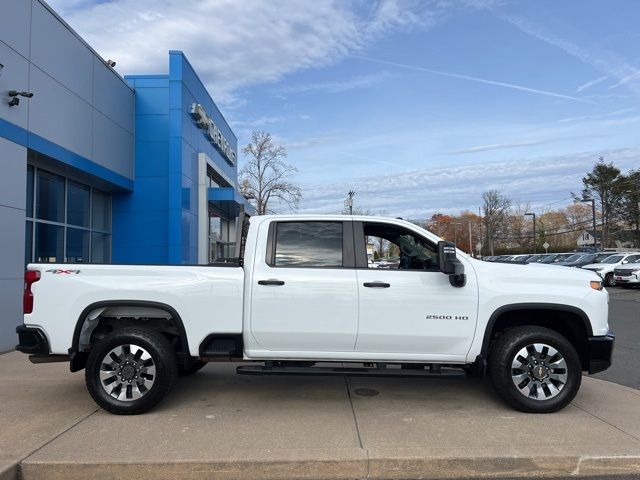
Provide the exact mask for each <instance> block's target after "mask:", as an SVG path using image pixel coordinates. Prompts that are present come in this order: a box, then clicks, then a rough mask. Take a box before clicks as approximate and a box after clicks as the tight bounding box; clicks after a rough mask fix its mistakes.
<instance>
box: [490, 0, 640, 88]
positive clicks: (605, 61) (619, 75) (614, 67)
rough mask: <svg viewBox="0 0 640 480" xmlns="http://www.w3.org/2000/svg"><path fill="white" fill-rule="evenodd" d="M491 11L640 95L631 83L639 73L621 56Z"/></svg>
mask: <svg viewBox="0 0 640 480" xmlns="http://www.w3.org/2000/svg"><path fill="white" fill-rule="evenodd" d="M491 11H492V12H493V13H494V14H495V15H496V16H497V17H498V18H501V19H503V20H505V21H507V22H509V23H510V24H512V25H513V26H514V27H516V28H518V29H519V30H521V31H522V32H523V33H526V34H527V35H531V36H532V37H534V38H537V39H538V40H541V41H543V42H545V43H547V44H549V45H552V46H554V47H557V48H559V49H561V50H563V51H564V52H565V53H567V54H569V55H571V56H573V57H575V58H577V59H578V60H580V61H581V62H583V63H585V64H587V65H590V66H592V67H594V68H595V69H597V70H599V71H601V72H602V73H604V74H606V75H607V76H611V77H613V78H616V79H618V84H616V85H614V87H616V86H619V85H623V84H628V85H629V86H630V87H631V88H632V90H633V91H634V93H640V88H638V85H637V84H635V83H634V82H632V81H631V80H637V79H638V78H639V77H638V74H639V73H640V71H639V70H638V69H637V68H635V67H634V66H633V65H631V64H630V63H629V62H628V61H627V60H626V59H625V58H624V57H622V56H621V55H619V54H617V53H615V52H612V51H611V50H608V49H606V48H604V47H602V46H600V45H596V44H591V45H588V46H580V45H578V44H576V43H574V42H571V41H569V40H567V39H566V38H562V37H560V36H559V35H556V34H554V33H552V32H550V31H549V30H547V29H546V28H544V27H543V26H541V25H536V24H534V23H532V22H530V21H528V20H525V19H524V18H520V17H517V16H515V15H508V14H506V13H504V12H501V11H498V10H495V9H491Z"/></svg>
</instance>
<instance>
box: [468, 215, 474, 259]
mask: <svg viewBox="0 0 640 480" xmlns="http://www.w3.org/2000/svg"><path fill="white" fill-rule="evenodd" d="M469 255H471V256H472V257H473V244H472V243H471V220H469Z"/></svg>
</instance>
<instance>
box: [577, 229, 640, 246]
mask: <svg viewBox="0 0 640 480" xmlns="http://www.w3.org/2000/svg"><path fill="white" fill-rule="evenodd" d="M593 237H594V235H593V230H584V231H583V232H582V233H580V236H579V237H578V238H577V239H576V245H577V246H578V247H593ZM635 238H637V235H636V233H635V232H633V231H631V230H618V231H615V232H611V234H610V236H609V241H608V242H607V244H608V245H607V248H617V249H622V250H624V249H630V248H634V247H635V244H634V242H635ZM601 242H602V240H601V238H600V235H598V248H600V247H601Z"/></svg>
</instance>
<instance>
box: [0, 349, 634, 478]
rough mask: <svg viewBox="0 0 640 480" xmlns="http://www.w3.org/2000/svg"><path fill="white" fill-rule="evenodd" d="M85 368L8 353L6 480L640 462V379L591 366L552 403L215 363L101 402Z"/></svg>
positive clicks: (316, 474) (447, 473)
mask: <svg viewBox="0 0 640 480" xmlns="http://www.w3.org/2000/svg"><path fill="white" fill-rule="evenodd" d="M83 380H84V379H83V375H82V373H77V374H71V373H69V371H68V365H67V364H65V363H63V364H50V365H31V364H30V363H29V362H28V360H27V358H26V356H25V355H22V354H19V353H8V354H5V355H1V356H0V425H1V430H0V472H2V473H0V480H7V479H10V480H14V479H15V478H18V473H20V475H21V477H20V478H23V479H26V480H31V479H43V478H47V479H76V478H78V479H81V478H82V479H85V478H96V479H103V478H104V479H107V478H124V477H125V476H126V477H132V478H135V479H136V480H144V479H169V478H171V479H174V478H181V479H201V478H211V479H238V480H240V479H242V480H250V479H258V478H259V479H289V478H291V479H293V478H295V479H358V478H460V477H483V476H508V477H518V476H571V475H578V476H580V475H585V476H589V475H616V474H631V473H637V472H640V391H638V390H632V389H629V388H626V387H621V386H619V385H615V384H612V383H608V382H603V381H600V380H595V379H590V378H585V379H584V383H583V387H582V389H581V391H580V393H579V395H578V397H577V398H576V400H575V401H574V403H573V404H572V405H571V406H569V407H567V408H566V409H565V410H563V411H561V412H559V413H555V414H551V415H527V414H521V413H519V412H515V411H513V410H511V409H509V408H508V407H506V406H504V405H503V403H502V402H501V401H500V400H499V399H498V398H496V396H495V395H494V394H493V392H492V391H491V389H490V387H489V386H488V384H487V382H484V381H479V380H468V379H466V378H460V379H440V380H438V379H400V378H348V379H345V378H343V377H245V376H238V375H236V374H235V365H233V364H211V365H208V366H207V367H205V368H204V369H203V370H202V371H201V372H199V373H197V374H196V375H194V376H193V377H191V378H186V379H180V380H179V381H178V382H177V384H176V387H175V389H174V391H173V392H172V394H171V395H170V396H169V397H168V398H167V399H166V400H165V401H164V402H163V403H162V404H161V405H160V406H159V407H157V408H156V409H155V410H153V411H152V412H151V413H148V414H145V415H140V416H134V417H124V416H115V415H110V414H108V413H105V412H103V411H102V410H98V409H97V407H96V406H95V404H94V403H93V402H92V400H91V398H90V397H89V395H88V393H87V392H86V391H85V388H84V381H83Z"/></svg>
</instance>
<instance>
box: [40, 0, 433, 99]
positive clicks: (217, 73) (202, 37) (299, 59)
mask: <svg viewBox="0 0 640 480" xmlns="http://www.w3.org/2000/svg"><path fill="white" fill-rule="evenodd" d="M50 3H51V5H52V7H53V8H54V9H56V10H57V11H59V12H60V13H61V14H62V15H63V16H64V18H65V20H66V21H67V22H68V23H69V24H70V25H71V26H72V27H73V28H74V29H76V30H77V31H78V33H80V35H82V36H83V37H84V38H85V39H86V40H87V41H88V42H89V44H91V45H92V46H93V47H94V48H95V49H96V50H97V51H98V52H99V53H100V54H101V55H102V56H103V57H104V58H111V59H114V60H115V61H116V62H117V67H116V68H117V70H118V71H119V72H121V73H123V74H134V73H140V74H146V73H164V72H166V71H167V69H168V66H167V63H168V60H167V52H168V50H171V49H173V50H182V51H184V52H185V54H186V55H187V56H188V58H189V60H190V61H191V62H193V64H194V67H195V68H196V70H197V71H198V73H199V75H200V76H201V78H202V79H203V81H204V82H205V83H206V84H207V87H208V88H209V89H210V91H211V93H212V94H213V95H214V96H215V98H216V99H217V100H221V101H231V100H234V92H236V91H237V90H238V89H239V88H242V87H246V86H250V85H254V84H258V83H264V82H272V81H277V80H279V79H281V78H282V77H283V76H285V75H287V74H290V73H292V72H295V71H298V70H301V69H307V68H315V67H319V66H324V65H328V64H331V63H333V62H335V61H337V60H339V59H341V58H343V57H344V56H345V55H347V54H349V53H352V52H354V51H359V50H360V49H362V48H363V47H365V46H367V45H368V44H370V43H371V42H372V41H374V40H375V39H377V38H379V37H381V36H382V35H385V34H386V33H388V32H389V31H391V30H393V29H396V28H403V29H405V28H410V27H411V26H413V25H415V26H420V27H425V26H428V25H430V24H432V23H434V22H435V21H436V18H437V17H438V16H439V15H440V14H439V11H440V9H439V8H438V2H435V1H434V2H426V3H425V2H418V1H408V0H405V1H402V0H378V1H377V2H365V1H363V0H344V1H343V0H325V1H305V2H299V1H295V0H277V1H261V0H242V1H237V0H111V1H108V2H104V3H92V2H89V1H87V0H50Z"/></svg>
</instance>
